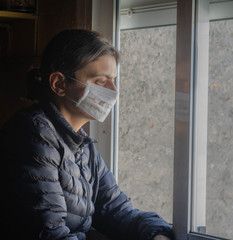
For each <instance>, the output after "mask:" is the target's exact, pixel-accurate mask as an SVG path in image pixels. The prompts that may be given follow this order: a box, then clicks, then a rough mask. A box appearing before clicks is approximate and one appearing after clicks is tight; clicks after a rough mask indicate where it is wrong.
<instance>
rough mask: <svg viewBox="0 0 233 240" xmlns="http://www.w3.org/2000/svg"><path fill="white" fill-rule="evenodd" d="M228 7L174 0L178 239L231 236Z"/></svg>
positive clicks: (232, 180) (230, 7) (232, 27)
mask: <svg viewBox="0 0 233 240" xmlns="http://www.w3.org/2000/svg"><path fill="white" fill-rule="evenodd" d="M184 9H185V10H186V12H185V13H184V11H183V10H184ZM182 12H183V14H182ZM232 13H233V2H232V1H208V0H204V1H203V0H198V1H180V3H179V4H178V14H177V16H178V20H177V22H178V24H177V31H178V33H177V35H178V40H177V41H178V42H179V43H180V44H181V45H179V44H178V45H177V56H178V57H177V63H176V64H177V73H176V109H175V113H176V124H175V125H176V127H175V129H176V131H175V167H174V168H175V174H174V229H175V231H176V235H177V237H178V238H179V239H187V236H189V239H191V240H192V239H220V238H221V239H223V238H225V239H231V238H232V236H233V231H232V228H231V226H230V225H231V223H232V221H233V220H232V216H233V215H232V213H233V211H232V210H233V209H232V194H233V190H232V187H231V185H232V183H233V178H232V176H231V175H232V174H229V171H230V172H231V171H232V165H233V164H232V162H233V159H232V153H233V152H232V149H231V147H229V146H231V145H232V136H233V131H232V124H231V123H232V106H231V105H232V104H230V103H231V102H232V93H231V91H232V86H233V84H232V82H233V80H232V69H231V68H232V67H231V66H232V62H233V58H232V56H233V53H232V50H230V49H232V31H233V25H232V20H231V19H230V18H232V17H233V16H232ZM193 26H194V28H193ZM182 44H183V46H182ZM184 62H185V64H184ZM220 86H221V87H220ZM181 211H183V212H182V213H181V214H180V215H179V212H181ZM210 236H214V237H210Z"/></svg>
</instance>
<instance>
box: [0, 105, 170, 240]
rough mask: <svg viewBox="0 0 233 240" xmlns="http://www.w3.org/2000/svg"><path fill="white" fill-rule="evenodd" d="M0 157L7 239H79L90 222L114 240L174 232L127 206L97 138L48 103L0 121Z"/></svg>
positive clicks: (140, 239) (155, 218) (159, 220)
mask: <svg viewBox="0 0 233 240" xmlns="http://www.w3.org/2000/svg"><path fill="white" fill-rule="evenodd" d="M1 156H2V159H1V163H2V168H3V169H2V171H1V172H2V174H1V190H2V198H3V201H1V202H2V206H3V207H2V220H3V223H2V224H1V226H2V227H3V231H2V233H5V234H6V236H8V237H9V238H10V239H24V240H27V239H28V240H29V239H30V240H34V239H35V240H36V239H51V240H60V239H67V240H68V239H69V240H84V239H86V236H85V232H87V231H88V230H89V229H90V227H91V226H93V227H94V228H96V229H97V230H99V231H100V232H102V233H103V234H105V235H107V236H109V237H110V238H111V239H118V240H119V239H121V240H123V239H127V240H130V239H132V240H137V239H138V240H147V239H148V240H150V239H152V237H153V236H155V235H156V234H159V233H160V234H163V235H166V236H169V237H171V238H172V232H171V229H170V226H169V225H168V224H167V223H166V222H165V221H164V220H163V219H162V218H160V217H159V216H158V215H157V214H156V213H147V212H141V211H139V210H136V209H133V208H132V206H131V202H130V200H129V199H128V198H127V196H126V195H125V194H124V193H122V192H121V191H120V189H119V187H118V185H117V183H116V181H115V178H114V176H113V174H112V173H111V172H110V171H109V170H108V168H107V167H106V165H105V163H104V161H103V159H102V158H101V156H100V154H99V153H98V152H97V150H96V148H95V146H94V141H93V140H92V139H91V138H89V137H88V136H87V135H86V133H85V132H84V131H83V130H82V129H81V130H80V131H79V132H78V133H76V132H74V130H73V129H72V127H71V126H70V125H69V124H68V122H67V121H66V120H65V119H64V118H63V116H62V115H61V114H60V112H59V111H58V110H57V108H56V107H55V105H53V104H52V103H47V104H41V105H34V106H32V107H30V108H28V109H26V110H23V111H20V112H19V113H17V114H16V115H15V116H14V117H13V118H12V119H11V120H10V121H8V122H7V123H6V124H5V125H4V127H3V128H2V129H1ZM139 194H140V193H139ZM3 204H4V205H3Z"/></svg>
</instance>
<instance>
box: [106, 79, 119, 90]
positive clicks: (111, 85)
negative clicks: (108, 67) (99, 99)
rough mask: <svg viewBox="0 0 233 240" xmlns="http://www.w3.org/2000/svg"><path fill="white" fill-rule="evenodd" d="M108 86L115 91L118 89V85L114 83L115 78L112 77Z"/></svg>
mask: <svg viewBox="0 0 233 240" xmlns="http://www.w3.org/2000/svg"><path fill="white" fill-rule="evenodd" d="M107 88H108V89H111V90H113V91H116V90H117V89H116V86H115V83H114V79H112V80H111V81H109V83H108V85H107Z"/></svg>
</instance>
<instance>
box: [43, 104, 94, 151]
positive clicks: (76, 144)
mask: <svg viewBox="0 0 233 240" xmlns="http://www.w3.org/2000/svg"><path fill="white" fill-rule="evenodd" d="M41 105H42V108H43V109H44V112H45V114H46V115H47V116H48V117H49V119H50V121H51V122H52V124H53V125H54V127H55V129H56V131H57V132H58V133H59V135H60V136H61V137H62V139H63V141H64V142H65V143H66V144H67V145H68V147H69V148H70V150H71V151H72V152H74V153H76V152H77V151H78V150H79V149H80V148H83V146H84V145H86V144H89V143H93V142H96V141H95V140H93V139H91V138H90V137H89V136H88V135H87V134H86V132H85V131H84V130H83V129H82V128H81V129H80V130H79V131H78V132H75V131H74V129H73V128H72V127H71V125H70V124H69V123H68V122H67V121H66V119H65V118H64V117H63V115H62V114H61V113H60V111H59V110H58V109H57V107H56V105H55V104H54V103H52V102H47V103H43V104H41Z"/></svg>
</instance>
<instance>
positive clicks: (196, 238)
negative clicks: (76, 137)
mask: <svg viewBox="0 0 233 240" xmlns="http://www.w3.org/2000/svg"><path fill="white" fill-rule="evenodd" d="M197 1H198V2H199V5H197V8H196V9H195V6H196V5H195V3H196V2H197ZM212 2H213V3H212V4H210V8H212V9H211V14H210V15H209V19H210V20H214V19H228V18H232V11H231V9H232V8H233V2H229V1H227V0H213V1H212ZM200 4H201V5H202V6H200ZM208 6H209V0H178V1H177V3H175V2H174V1H171V3H166V4H154V5H149V6H144V7H133V6H132V7H131V8H127V9H121V11H120V0H93V14H92V19H93V20H92V29H93V30H96V31H99V32H101V33H103V34H104V35H105V36H107V37H108V38H109V39H110V40H111V41H112V43H113V45H115V46H116V47H117V48H118V49H119V30H120V29H121V30H124V29H134V28H144V27H153V26H164V25H173V24H176V22H177V53H176V97H175V133H174V137H175V145H174V189H173V192H174V193H173V229H174V232H175V235H176V239H177V240H187V239H189V240H220V239H222V240H223V238H218V237H211V236H208V235H204V234H198V233H193V231H195V230H198V228H200V227H202V226H203V227H204V226H205V214H204V213H205V201H206V174H205V173H206V161H207V159H206V151H207V147H206V146H207V101H208V95H207V94H208V71H207V70H208V50H209V46H208V44H209V36H208V34H207V32H208V29H209V21H207V20H208V16H205V15H204V16H205V17H206V18H203V14H202V13H201V12H200V11H201V10H202V11H207V10H206V8H207V7H208ZM198 9H199V11H198ZM196 12H199V13H200V14H199V15H196ZM177 13H178V14H177ZM120 14H121V17H120ZM120 19H121V21H120ZM176 19H177V20H176ZM200 43H202V44H200ZM184 63H185V65H184ZM116 86H117V89H118V90H119V72H118V79H117V80H116ZM118 122H119V103H118V102H117V104H116V106H115V107H114V109H113V111H112V114H110V115H109V116H108V118H107V119H106V121H105V122H104V123H98V122H91V123H90V135H91V136H92V137H94V138H96V139H98V144H97V147H98V150H99V152H100V153H101V155H102V156H103V158H104V160H105V162H106V163H107V165H108V167H109V168H110V170H111V171H113V173H114V175H115V176H116V178H117V175H118ZM200 123H201V124H200ZM200 191H201V192H202V194H197V193H198V192H200ZM194 199H195V201H193V200H194ZM196 210H198V212H197V211H196ZM202 213H203V214H202Z"/></svg>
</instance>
